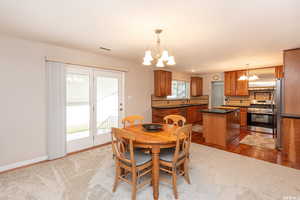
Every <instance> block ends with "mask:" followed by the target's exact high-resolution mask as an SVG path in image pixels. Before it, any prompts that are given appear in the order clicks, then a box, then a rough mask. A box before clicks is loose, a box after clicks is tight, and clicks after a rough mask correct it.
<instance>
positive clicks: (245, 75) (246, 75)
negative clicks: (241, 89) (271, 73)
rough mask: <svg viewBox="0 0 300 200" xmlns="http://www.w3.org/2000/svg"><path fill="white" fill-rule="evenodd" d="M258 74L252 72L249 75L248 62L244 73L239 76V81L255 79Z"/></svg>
mask: <svg viewBox="0 0 300 200" xmlns="http://www.w3.org/2000/svg"><path fill="white" fill-rule="evenodd" d="M258 79H259V78H258V76H257V75H255V74H253V75H251V76H250V75H249V64H247V67H246V74H243V75H242V76H240V77H239V79H238V80H239V81H246V80H249V81H256V80H258Z"/></svg>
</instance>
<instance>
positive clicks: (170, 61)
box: [167, 56, 176, 65]
mask: <svg viewBox="0 0 300 200" xmlns="http://www.w3.org/2000/svg"><path fill="white" fill-rule="evenodd" d="M175 64H176V62H175V59H174V56H170V57H169V58H168V62H167V65H175Z"/></svg>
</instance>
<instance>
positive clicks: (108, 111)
mask: <svg viewBox="0 0 300 200" xmlns="http://www.w3.org/2000/svg"><path fill="white" fill-rule="evenodd" d="M118 94H119V84H118V79H117V78H110V77H97V134H103V133H110V132H111V128H112V127H118V115H119V95H118Z"/></svg>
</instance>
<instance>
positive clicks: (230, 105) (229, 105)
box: [222, 104, 250, 108]
mask: <svg viewBox="0 0 300 200" xmlns="http://www.w3.org/2000/svg"><path fill="white" fill-rule="evenodd" d="M222 106H230V107H239V108H248V107H250V105H249V106H238V105H229V104H228V105H222Z"/></svg>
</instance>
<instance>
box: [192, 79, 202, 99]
mask: <svg viewBox="0 0 300 200" xmlns="http://www.w3.org/2000/svg"><path fill="white" fill-rule="evenodd" d="M190 84H191V85H190V90H191V96H192V97H197V96H202V94H203V92H202V90H203V79H202V78H201V77H191V83H190Z"/></svg>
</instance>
